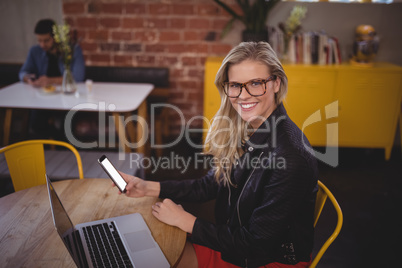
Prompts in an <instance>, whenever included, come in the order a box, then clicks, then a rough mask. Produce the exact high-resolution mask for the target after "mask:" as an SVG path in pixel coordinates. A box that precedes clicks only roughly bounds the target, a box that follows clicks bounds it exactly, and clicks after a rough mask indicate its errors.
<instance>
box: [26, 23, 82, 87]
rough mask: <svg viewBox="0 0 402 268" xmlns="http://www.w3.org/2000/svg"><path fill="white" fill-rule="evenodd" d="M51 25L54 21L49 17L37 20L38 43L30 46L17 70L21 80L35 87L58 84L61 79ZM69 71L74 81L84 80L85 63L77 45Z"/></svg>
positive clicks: (61, 67) (60, 65)
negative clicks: (20, 66)
mask: <svg viewBox="0 0 402 268" xmlns="http://www.w3.org/2000/svg"><path fill="white" fill-rule="evenodd" d="M53 25H55V22H54V21H53V20H51V19H43V20H40V21H38V23H37V24H36V26H35V31H34V32H35V35H36V39H37V40H38V43H39V44H38V45H34V46H32V47H31V49H30V50H29V53H28V57H27V59H26V61H25V63H24V65H23V66H22V68H21V70H20V72H19V78H20V80H21V81H23V82H25V83H28V84H30V85H33V86H35V87H45V86H48V85H52V84H55V85H59V84H61V83H62V81H63V76H62V74H63V72H64V65H63V61H62V59H61V58H60V57H59V55H58V51H57V47H56V42H55V40H54V38H53ZM71 71H72V73H73V76H74V79H75V81H77V82H82V81H84V77H85V63H84V57H83V55H82V50H81V48H80V47H79V46H78V45H75V48H74V55H73V60H72V64H71Z"/></svg>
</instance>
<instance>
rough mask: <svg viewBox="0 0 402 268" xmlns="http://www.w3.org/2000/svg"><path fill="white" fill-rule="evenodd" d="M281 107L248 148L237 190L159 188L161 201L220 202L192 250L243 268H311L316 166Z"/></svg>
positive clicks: (210, 177)
mask: <svg viewBox="0 0 402 268" xmlns="http://www.w3.org/2000/svg"><path fill="white" fill-rule="evenodd" d="M307 148H311V147H310V144H309V142H308V141H307V139H306V137H305V136H304V135H303V134H302V132H301V131H300V129H299V128H298V127H297V126H296V125H295V124H294V123H293V122H292V121H291V120H290V119H289V118H288V116H287V113H286V110H285V108H284V107H283V105H282V104H281V105H279V106H278V107H277V109H276V110H275V111H274V112H273V113H272V114H271V116H270V117H269V118H268V119H267V120H266V121H265V124H263V125H262V126H261V127H260V128H259V129H258V130H257V131H256V132H255V133H254V134H253V135H252V136H251V138H250V139H249V140H248V141H247V142H246V144H245V145H244V150H245V154H244V155H243V156H242V157H241V158H240V159H239V161H238V163H237V164H236V165H235V167H234V169H232V177H231V180H232V182H233V184H234V186H230V187H225V186H223V185H221V184H218V183H217V182H216V180H215V178H214V174H213V170H211V171H210V172H208V174H207V175H206V176H204V177H202V178H201V179H196V180H184V181H166V182H161V193H160V197H161V198H172V199H173V200H176V201H190V202H191V201H194V202H199V201H207V200H212V199H216V203H215V219H216V223H210V222H207V221H205V220H203V219H200V218H197V220H196V221H195V224H194V228H193V232H192V236H191V239H192V242H193V243H196V244H200V245H203V246H206V247H209V248H211V249H213V250H216V251H219V252H221V254H222V259H223V260H225V261H227V262H230V263H233V264H235V265H238V266H242V267H258V266H262V265H266V264H268V263H271V262H281V263H286V264H295V263H297V262H300V261H310V258H311V252H312V247H313V232H314V229H313V213H314V204H315V198H316V193H317V178H318V171H317V163H316V159H315V157H314V156H313V155H312V154H311V153H310V152H309V151H308V149H307Z"/></svg>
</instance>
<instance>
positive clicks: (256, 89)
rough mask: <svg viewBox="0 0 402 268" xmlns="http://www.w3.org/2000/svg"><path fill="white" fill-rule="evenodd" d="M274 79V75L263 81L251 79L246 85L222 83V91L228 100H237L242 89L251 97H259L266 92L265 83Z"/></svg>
mask: <svg viewBox="0 0 402 268" xmlns="http://www.w3.org/2000/svg"><path fill="white" fill-rule="evenodd" d="M275 79H276V75H271V76H270V77H268V78H267V79H265V80H264V79H253V80H250V81H248V82H246V83H237V82H225V83H223V90H224V91H225V94H226V95H227V96H228V97H229V98H238V97H239V96H240V94H241V92H242V90H243V87H244V88H245V89H246V91H247V92H248V94H250V95H251V96H253V97H259V96H262V95H264V94H265V92H267V83H268V82H269V81H272V80H275Z"/></svg>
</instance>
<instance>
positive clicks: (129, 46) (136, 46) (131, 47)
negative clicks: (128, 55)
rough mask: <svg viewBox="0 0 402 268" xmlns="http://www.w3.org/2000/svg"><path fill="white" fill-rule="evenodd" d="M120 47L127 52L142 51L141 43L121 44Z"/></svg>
mask: <svg viewBox="0 0 402 268" xmlns="http://www.w3.org/2000/svg"><path fill="white" fill-rule="evenodd" d="M122 49H123V50H124V51H127V52H140V51H142V45H141V44H123V48H122Z"/></svg>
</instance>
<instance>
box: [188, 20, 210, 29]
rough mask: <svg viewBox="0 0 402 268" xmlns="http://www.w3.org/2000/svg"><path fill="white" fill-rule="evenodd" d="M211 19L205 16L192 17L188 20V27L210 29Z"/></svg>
mask: <svg viewBox="0 0 402 268" xmlns="http://www.w3.org/2000/svg"><path fill="white" fill-rule="evenodd" d="M210 22H211V21H210V20H209V19H205V18H194V19H189V20H188V27H189V28H190V29H210V28H211V25H210V24H211V23H210Z"/></svg>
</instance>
